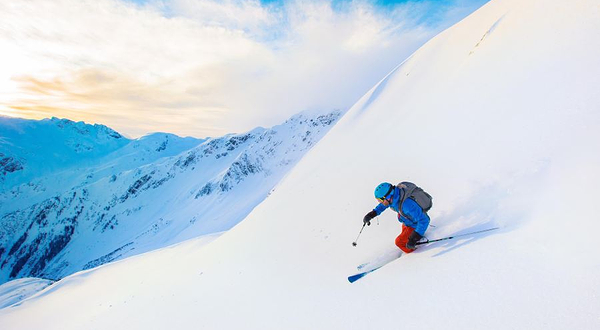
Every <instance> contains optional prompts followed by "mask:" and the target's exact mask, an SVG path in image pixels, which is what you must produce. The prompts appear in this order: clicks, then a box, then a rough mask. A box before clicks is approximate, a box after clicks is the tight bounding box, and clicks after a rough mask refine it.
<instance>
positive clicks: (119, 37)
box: [0, 0, 473, 137]
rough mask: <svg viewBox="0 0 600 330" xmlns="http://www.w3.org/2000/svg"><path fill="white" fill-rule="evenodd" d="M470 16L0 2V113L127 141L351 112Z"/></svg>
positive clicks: (410, 6) (314, 4) (245, 5)
mask: <svg viewBox="0 0 600 330" xmlns="http://www.w3.org/2000/svg"><path fill="white" fill-rule="evenodd" d="M471 7H473V4H471ZM471 7H469V6H468V5H465V4H461V5H460V6H459V7H455V6H447V7H446V9H444V10H443V12H444V13H448V15H450V14H451V15H452V17H450V18H449V19H448V20H446V19H444V16H443V15H441V16H440V15H439V13H438V14H436V17H437V19H436V22H435V23H434V24H432V23H431V21H427V20H426V19H424V18H426V17H428V15H429V14H428V13H430V12H431V8H433V7H432V3H431V2H410V3H401V4H397V5H393V6H385V7H381V6H377V5H375V4H374V3H373V2H367V1H353V2H335V3H332V2H323V1H290V2H277V3H272V4H264V3H261V2H258V1H239V0H226V1H211V0H171V1H149V2H146V3H144V4H142V5H139V4H134V3H130V2H123V1H117V0H95V1H91V0H84V1H80V0H55V1H43V0H39V1H36V0H33V1H27V2H22V1H16V2H9V1H6V2H2V3H0V47H2V49H3V54H2V56H3V60H2V61H0V62H1V63H0V113H4V114H9V115H17V116H25V117H30V118H42V117H48V116H59V117H67V118H70V119H73V120H86V121H89V122H95V123H102V124H106V125H109V126H111V127H113V128H115V129H117V130H119V131H120V132H122V133H125V134H127V135H130V136H139V135H142V134H145V133H148V132H154V131H168V132H174V133H177V134H181V135H193V136H200V137H201V136H216V135H221V134H225V133H229V132H234V131H237V132H240V131H245V130H249V129H251V128H253V127H255V126H259V125H261V126H269V125H273V124H276V123H278V122H280V121H282V120H283V119H284V118H287V117H288V116H290V115H292V114H294V113H296V112H299V111H302V110H305V109H333V108H346V107H349V106H351V105H352V104H353V103H354V102H355V101H356V100H357V99H358V98H359V97H360V96H362V94H364V93H365V92H366V91H367V90H368V89H369V88H370V87H372V86H373V85H374V84H375V83H376V82H377V81H378V80H379V79H381V78H382V77H383V76H384V75H385V74H386V73H387V72H389V71H390V70H391V69H392V68H393V67H394V66H396V65H397V64H398V63H400V62H401V61H402V60H404V58H406V57H407V56H408V55H409V54H410V53H411V52H413V51H414V50H415V49H416V48H417V47H418V46H420V45H421V44H423V43H424V42H425V41H427V40H428V39H429V38H430V37H431V36H433V35H434V34H435V33H437V32H439V31H440V30H441V29H442V28H444V27H446V26H447V25H449V24H450V23H452V22H453V21H454V20H457V17H460V16H461V15H460V14H457V10H458V11H459V12H460V10H463V14H462V15H463V16H464V15H465V14H467V13H468V10H470V9H472V8H471ZM435 8H438V7H435ZM440 17H441V18H440Z"/></svg>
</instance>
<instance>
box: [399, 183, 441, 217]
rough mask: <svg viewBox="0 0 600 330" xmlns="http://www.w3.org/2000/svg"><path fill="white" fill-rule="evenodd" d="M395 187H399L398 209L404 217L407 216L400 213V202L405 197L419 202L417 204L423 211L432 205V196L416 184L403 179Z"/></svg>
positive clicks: (401, 202) (402, 201)
mask: <svg viewBox="0 0 600 330" xmlns="http://www.w3.org/2000/svg"><path fill="white" fill-rule="evenodd" d="M397 187H398V188H400V202H399V203H398V210H399V211H400V214H401V215H402V216H404V217H405V218H406V217H407V216H406V215H405V214H404V213H402V204H403V203H404V201H405V200H406V199H407V198H411V199H412V200H414V201H415V202H417V204H419V206H420V207H421V208H422V209H423V212H427V211H429V209H431V206H433V201H432V200H433V198H432V197H431V195H429V194H428V193H426V192H425V191H424V190H423V189H421V188H420V187H417V185H416V184H414V183H412V182H408V181H404V182H400V183H398V184H397Z"/></svg>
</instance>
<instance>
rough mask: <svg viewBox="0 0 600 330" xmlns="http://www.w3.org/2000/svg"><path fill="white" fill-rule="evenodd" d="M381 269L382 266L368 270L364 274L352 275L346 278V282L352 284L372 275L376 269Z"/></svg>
mask: <svg viewBox="0 0 600 330" xmlns="http://www.w3.org/2000/svg"><path fill="white" fill-rule="evenodd" d="M381 267H383V266H379V267H377V268H374V269H371V270H368V271H366V272H362V273H358V274H354V275H352V276H348V281H349V282H350V283H354V282H356V281H358V280H360V279H361V278H363V277H365V275H367V274H369V273H372V272H374V271H376V270H378V269H379V268H381Z"/></svg>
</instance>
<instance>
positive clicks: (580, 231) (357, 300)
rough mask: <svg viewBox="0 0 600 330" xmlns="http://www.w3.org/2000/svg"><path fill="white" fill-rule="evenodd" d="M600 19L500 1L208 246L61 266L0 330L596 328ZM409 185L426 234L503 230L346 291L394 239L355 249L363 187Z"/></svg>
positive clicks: (575, 8)
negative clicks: (79, 269) (421, 208)
mask: <svg viewBox="0 0 600 330" xmlns="http://www.w3.org/2000/svg"><path fill="white" fill-rule="evenodd" d="M599 11H600V7H599V6H598V4H597V1H595V0H576V1H569V2H564V1H558V0H556V1H547V0H546V1H541V0H531V1H520V0H493V1H491V2H490V3H488V4H487V5H485V6H484V7H482V8H481V9H480V10H478V11H477V12H475V13H474V14H472V15H471V16H469V17H467V18H466V19H465V20H463V21H462V22H460V23H459V24H457V25H455V26H454V27H452V28H450V29H448V30H447V31H445V32H443V33H442V34H440V35H438V36H437V37H435V38H434V39H432V40H431V41H430V42H429V43H427V44H426V45H425V46H423V47H422V48H421V49H419V50H418V51H417V52H416V53H415V54H413V55H412V56H411V57H410V58H409V59H408V60H406V61H405V62H404V63H403V64H402V65H401V66H399V67H398V68H397V69H396V70H394V72H393V73H391V74H390V75H389V76H388V77H386V78H385V80H384V81H382V82H381V83H380V84H379V85H378V86H376V87H374V88H373V90H372V91H370V92H369V93H367V95H365V96H364V97H363V99H362V100H360V101H359V102H358V103H357V104H356V105H355V106H354V107H353V108H352V109H350V110H349V112H348V113H347V114H346V115H345V116H344V117H343V118H342V120H341V121H340V122H339V123H338V124H337V125H336V127H334V129H332V130H331V131H330V132H329V133H328V135H327V136H326V137H325V138H324V139H323V140H322V141H321V142H320V143H319V144H318V145H317V146H316V147H315V148H314V149H313V150H311V152H309V153H308V154H307V155H306V156H305V157H304V158H303V159H302V160H301V161H300V163H299V164H298V165H297V166H296V167H295V168H294V170H293V171H291V172H290V173H289V174H288V175H287V176H286V178H285V179H284V180H283V182H281V183H280V184H279V185H278V186H277V188H276V190H275V192H274V193H273V194H272V195H271V196H270V197H269V198H267V199H266V200H265V202H263V203H262V204H261V205H259V206H258V207H257V208H255V209H254V210H253V212H252V213H251V214H250V215H249V216H248V217H247V218H246V219H245V220H244V221H243V222H241V223H240V224H239V225H237V226H236V227H234V228H233V229H232V230H230V231H228V232H227V233H225V234H224V235H222V236H221V237H220V238H219V239H217V240H215V241H214V242H212V243H211V244H209V245H206V246H204V247H203V248H201V249H200V248H194V245H193V244H194V241H190V242H188V243H187V244H189V245H187V246H186V248H181V249H180V248H174V249H172V250H169V251H158V252H154V253H148V254H146V255H143V256H139V257H136V258H135V259H133V260H125V261H122V262H119V263H116V264H112V265H106V266H104V267H102V268H100V269H98V270H94V271H88V272H86V273H82V274H78V275H74V276H71V277H69V278H67V279H65V280H63V281H60V282H59V283H57V284H55V285H53V286H52V288H53V289H52V290H47V291H45V292H46V294H42V295H39V296H37V298H34V299H29V300H27V301H24V302H23V303H22V304H21V305H20V306H19V307H16V308H9V309H4V310H2V311H1V312H0V326H2V328H3V329H4V328H6V329H13V328H14V329H16V328H36V327H42V326H43V327H44V328H56V329H77V328H121V329H134V328H138V329H145V328H194V329H197V328H202V329H217V328H218V329H228V328H237V327H243V328H246V329H249V328H251V329H313V328H314V329H390V328H393V329H397V328H400V329H401V328H425V329H435V328H440V329H465V328H466V329H482V328H484V329H513V328H518V329H571V328H573V329H576V328H577V329H596V328H598V327H600V318H599V314H598V311H599V310H600V301H599V300H598V296H599V294H600V292H599V291H600V255H599V254H598V252H597V251H598V248H599V247H600V244H599V243H598V240H597V239H596V238H595V236H596V235H597V233H598V231H599V229H600V224H599V222H598V221H597V217H596V214H598V212H599V211H600V204H598V203H597V200H598V197H600V195H599V194H598V190H597V187H598V186H599V185H600V174H599V171H598V169H599V168H600V154H599V153H598V152H597V150H600V130H599V128H600V112H598V109H599V108H600V93H598V86H599V83H600V66H599V65H598V64H599V63H598V58H599V56H598V55H599V54H600V34H598V31H600V13H599ZM402 180H410V181H413V182H415V183H417V184H418V185H420V186H421V187H423V188H424V189H425V190H426V191H428V192H429V193H431V194H432V195H433V196H434V206H433V209H432V210H431V211H430V215H431V218H432V224H434V225H435V226H436V227H435V228H430V229H429V230H428V231H427V233H426V235H427V236H428V237H429V238H437V237H443V236H446V235H449V234H461V233H466V232H469V231H471V230H477V229H485V228H487V227H492V226H500V227H501V229H500V230H497V231H494V232H489V233H487V234H484V235H478V236H466V237H461V238H460V239H456V240H451V241H446V242H445V243H440V244H431V245H430V246H427V247H422V248H420V249H419V250H418V251H417V252H415V253H413V254H410V255H405V256H403V257H402V258H400V259H398V260H397V261H394V262H392V263H390V264H388V265H386V266H385V267H383V268H381V269H379V270H377V271H376V272H374V273H372V274H369V275H368V276H366V277H364V278H363V279H361V280H359V281H358V282H356V283H353V284H350V283H348V281H347V280H346V278H347V276H348V275H351V274H353V273H355V272H356V266H358V265H360V264H362V263H363V262H365V261H368V260H371V259H376V258H380V257H381V256H382V255H386V254H388V253H389V252H390V251H393V250H394V249H395V246H394V244H393V241H394V238H395V236H396V235H397V234H398V233H399V231H400V224H399V223H398V222H397V221H396V220H395V216H394V215H393V214H392V213H391V212H390V211H388V212H386V213H384V214H383V215H382V216H381V217H380V219H379V225H377V221H374V225H372V226H370V227H367V228H366V229H365V231H364V232H363V234H362V236H361V237H360V239H359V241H358V246H357V247H356V248H354V247H352V245H351V242H352V241H353V240H354V239H355V238H356V235H357V234H358V231H359V230H360V227H361V225H362V223H361V220H362V216H363V215H364V214H365V213H366V212H368V211H369V210H370V209H372V208H373V207H374V206H375V200H374V199H373V197H372V191H373V188H374V187H375V186H376V185H377V184H378V183H379V182H381V181H392V182H399V181H402ZM67 306H69V307H70V308H67ZM30 315H35V316H36V317H35V318H34V317H30Z"/></svg>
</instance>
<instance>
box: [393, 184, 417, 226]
mask: <svg viewBox="0 0 600 330" xmlns="http://www.w3.org/2000/svg"><path fill="white" fill-rule="evenodd" d="M396 187H398V189H400V201H399V202H398V213H400V215H401V216H403V217H405V218H408V219H411V220H414V219H413V218H412V217H411V216H409V215H407V214H404V212H402V205H403V204H404V201H405V200H406V198H408V197H409V196H410V195H411V194H412V192H413V190H415V188H416V185H414V184H411V183H410V182H406V181H404V182H400V183H398V185H396Z"/></svg>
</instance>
